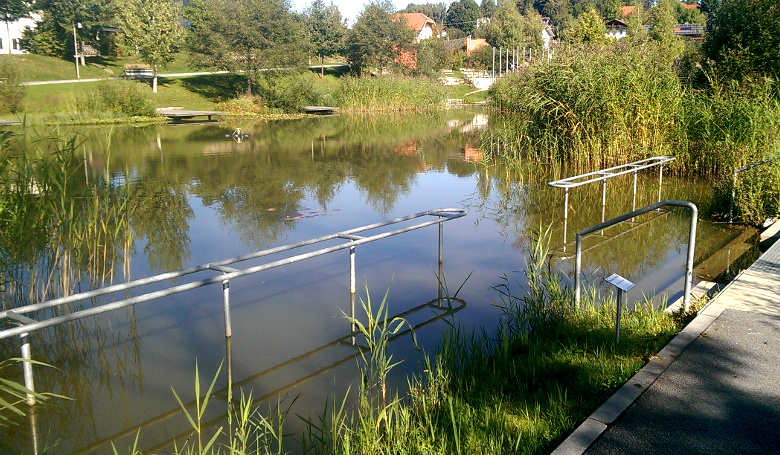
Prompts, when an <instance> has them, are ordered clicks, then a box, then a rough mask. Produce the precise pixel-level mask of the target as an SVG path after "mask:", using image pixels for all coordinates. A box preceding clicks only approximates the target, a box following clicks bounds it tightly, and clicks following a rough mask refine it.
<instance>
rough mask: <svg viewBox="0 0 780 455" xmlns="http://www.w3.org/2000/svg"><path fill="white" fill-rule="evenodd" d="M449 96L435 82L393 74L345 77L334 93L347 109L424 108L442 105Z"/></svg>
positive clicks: (342, 107)
mask: <svg viewBox="0 0 780 455" xmlns="http://www.w3.org/2000/svg"><path fill="white" fill-rule="evenodd" d="M446 97H447V96H446V93H445V91H444V89H443V88H442V87H441V86H440V85H439V84H438V83H436V82H435V81H432V80H428V79H421V78H409V77H403V76H392V75H388V76H381V77H361V78H357V77H345V78H342V79H341V81H340V82H339V85H338V88H337V89H336V92H335V93H334V95H333V99H334V101H335V103H336V104H337V105H338V106H339V107H340V108H341V109H343V110H345V111H368V110H370V111H424V110H430V109H435V108H438V107H441V106H442V105H443V102H444V100H445V99H446Z"/></svg>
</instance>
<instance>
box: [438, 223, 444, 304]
mask: <svg viewBox="0 0 780 455" xmlns="http://www.w3.org/2000/svg"><path fill="white" fill-rule="evenodd" d="M443 269H444V224H443V223H439V279H438V280H437V281H438V282H439V285H438V287H439V289H438V291H439V292H438V297H439V300H438V302H439V306H441V303H442V302H441V299H442V286H443V283H444V276H443V273H444V271H443Z"/></svg>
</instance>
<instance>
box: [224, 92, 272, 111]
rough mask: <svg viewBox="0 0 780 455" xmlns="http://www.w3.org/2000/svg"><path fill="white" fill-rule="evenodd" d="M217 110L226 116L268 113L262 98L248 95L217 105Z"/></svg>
mask: <svg viewBox="0 0 780 455" xmlns="http://www.w3.org/2000/svg"><path fill="white" fill-rule="evenodd" d="M217 110H218V111H222V112H226V113H228V114H264V113H266V112H267V111H268V109H266V107H265V105H264V104H263V99H262V98H260V97H257V96H249V95H239V96H238V97H237V98H233V99H232V100H227V101H222V102H220V103H217Z"/></svg>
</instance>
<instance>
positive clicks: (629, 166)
mask: <svg viewBox="0 0 780 455" xmlns="http://www.w3.org/2000/svg"><path fill="white" fill-rule="evenodd" d="M674 159H675V158H674V157H673V156H654V157H652V158H645V159H643V160H639V161H633V162H631V163H626V164H621V165H619V166H614V167H609V168H606V169H601V170H598V171H593V172H587V173H585V174H579V175H575V176H573V177H566V178H565V179H559V180H553V181H552V182H548V183H547V185H549V186H553V187H556V188H574V187H577V186H582V185H586V184H588V183H593V182H600V181H603V180H605V179H608V178H612V177H618V176H621V175H626V174H630V173H632V172H636V171H641V170H642V169H649V168H651V167H655V166H660V165H663V164H664V163H668V162H669V161H674ZM586 177H593V178H589V179H587V180H583V181H581V182H578V181H576V180H577V179H581V178H586Z"/></svg>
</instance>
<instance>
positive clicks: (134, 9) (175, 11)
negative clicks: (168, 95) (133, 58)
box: [118, 0, 184, 93]
mask: <svg viewBox="0 0 780 455" xmlns="http://www.w3.org/2000/svg"><path fill="white" fill-rule="evenodd" d="M181 12H182V7H181V3H179V2H177V1H175V0H123V1H122V2H120V3H119V15H118V19H119V24H120V28H121V30H122V34H123V35H124V39H125V41H126V42H127V44H128V47H129V48H130V49H135V51H136V52H137V53H138V55H140V57H141V60H142V61H143V62H144V63H148V64H149V65H150V66H151V67H152V68H153V74H154V78H153V79H152V91H153V92H155V93H157V67H158V65H160V66H163V67H164V66H165V65H167V64H168V63H170V62H172V61H173V58H174V56H175V55H176V52H178V50H179V46H181V44H183V42H184V30H183V29H182V26H181V25H180V24H179V19H180V18H181Z"/></svg>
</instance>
